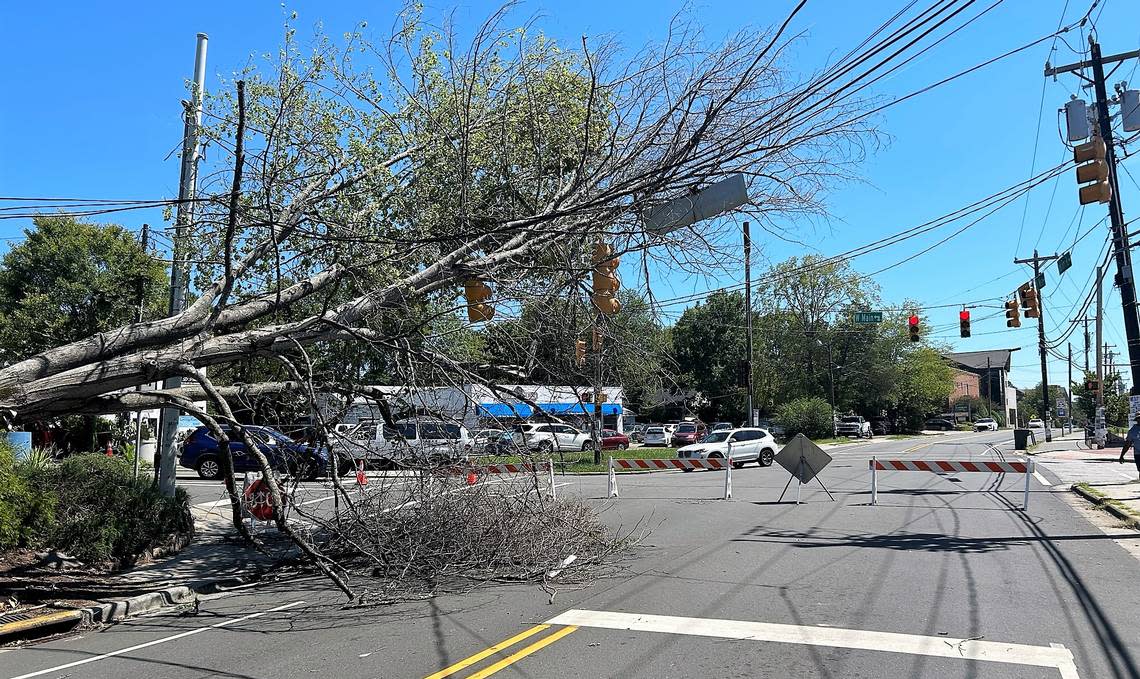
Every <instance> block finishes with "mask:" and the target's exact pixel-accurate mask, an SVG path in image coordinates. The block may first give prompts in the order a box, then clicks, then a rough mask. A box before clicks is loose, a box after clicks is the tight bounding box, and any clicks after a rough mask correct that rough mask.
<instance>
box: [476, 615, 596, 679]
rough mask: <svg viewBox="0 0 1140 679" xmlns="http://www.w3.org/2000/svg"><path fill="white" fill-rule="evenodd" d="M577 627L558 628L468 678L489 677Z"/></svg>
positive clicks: (482, 678)
mask: <svg viewBox="0 0 1140 679" xmlns="http://www.w3.org/2000/svg"><path fill="white" fill-rule="evenodd" d="M576 629H578V628H577V627H574V626H569V627H563V628H562V629H560V630H558V631H557V632H555V633H554V634H550V635H548V636H545V637H543V638H541V639H539V640H538V641H536V642H534V643H533V644H531V645H530V646H527V647H526V648H522V649H519V650H518V651H515V652H514V653H512V654H510V655H508V656H507V657H505V658H503V659H502V660H500V661H499V662H497V663H495V664H494V665H491V666H490V667H488V668H487V669H485V670H480V671H478V672H476V673H475V674H472V675H470V676H468V677H467V679H484V677H489V676H491V675H492V674H494V673H496V672H498V671H499V670H501V669H503V668H504V667H507V666H508V665H511V664H514V663H516V662H518V661H519V660H522V659H523V658H525V657H527V656H528V655H530V654H531V653H534V652H535V651H540V650H542V649H544V648H546V647H547V646H549V645H551V644H553V643H554V642H556V641H558V640H559V639H561V638H562V637H564V636H566V635H567V634H570V633H571V632H573V631H574V630H576Z"/></svg>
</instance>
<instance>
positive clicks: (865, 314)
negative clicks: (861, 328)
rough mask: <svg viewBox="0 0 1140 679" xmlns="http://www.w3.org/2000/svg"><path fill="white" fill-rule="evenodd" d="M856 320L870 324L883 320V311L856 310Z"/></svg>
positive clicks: (862, 323) (859, 322)
mask: <svg viewBox="0 0 1140 679" xmlns="http://www.w3.org/2000/svg"><path fill="white" fill-rule="evenodd" d="M855 322H856V323H857V324H860V325H870V324H872V323H882V322H883V312H882V311H856V312H855Z"/></svg>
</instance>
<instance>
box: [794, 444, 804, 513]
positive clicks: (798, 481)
mask: <svg viewBox="0 0 1140 679" xmlns="http://www.w3.org/2000/svg"><path fill="white" fill-rule="evenodd" d="M803 477H804V456H803V455H800V473H799V474H798V475H797V476H796V504H797V505H798V504H799V503H800V491H801V490H803V487H804V482H803V481H801V479H802V478H803Z"/></svg>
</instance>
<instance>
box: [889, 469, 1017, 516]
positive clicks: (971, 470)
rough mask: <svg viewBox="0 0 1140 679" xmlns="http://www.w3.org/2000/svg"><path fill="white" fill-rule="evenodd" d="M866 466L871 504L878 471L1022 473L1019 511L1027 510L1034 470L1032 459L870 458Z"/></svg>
mask: <svg viewBox="0 0 1140 679" xmlns="http://www.w3.org/2000/svg"><path fill="white" fill-rule="evenodd" d="M869 466H870V469H871V504H873V505H875V504H878V502H879V478H878V472H880V471H890V472H931V473H934V474H969V473H983V474H1024V475H1025V490H1024V492H1023V494H1022V499H1021V508H1022V509H1028V508H1029V477H1030V476H1032V475H1033V471H1034V468H1035V465H1034V462H1033V460H1031V459H1030V460H1024V461H1020V460H1019V461H1013V462H997V461H993V462H990V461H985V462H978V461H965V460H879V459H877V458H874V457H872V458H871V460H870V462H869Z"/></svg>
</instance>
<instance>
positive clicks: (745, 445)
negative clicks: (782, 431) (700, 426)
mask: <svg viewBox="0 0 1140 679" xmlns="http://www.w3.org/2000/svg"><path fill="white" fill-rule="evenodd" d="M778 447H779V446H778V444H777V443H776V439H775V437H773V436H772V434H771V433H769V432H768V431H766V430H764V429H756V428H754V427H743V428H740V429H719V430H717V431H714V432H713V433H711V434H709V435H707V436H705V437H704V439H702V440H701V442H700V443H694V444H692V445H688V446H683V447H681V448H678V449H677V458H678V459H681V460H701V459H726V458H728V457H729V455H730V453H731V456H732V466H733V467H736V468H740V467H743V466H744V465H745V463H747V462H756V463H757V464H759V465H760V466H761V467H767V466H769V465H771V464H772V460H774V459H775V457H776V449H777V448H778ZM685 471H692V470H688V469H687V470H685Z"/></svg>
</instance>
